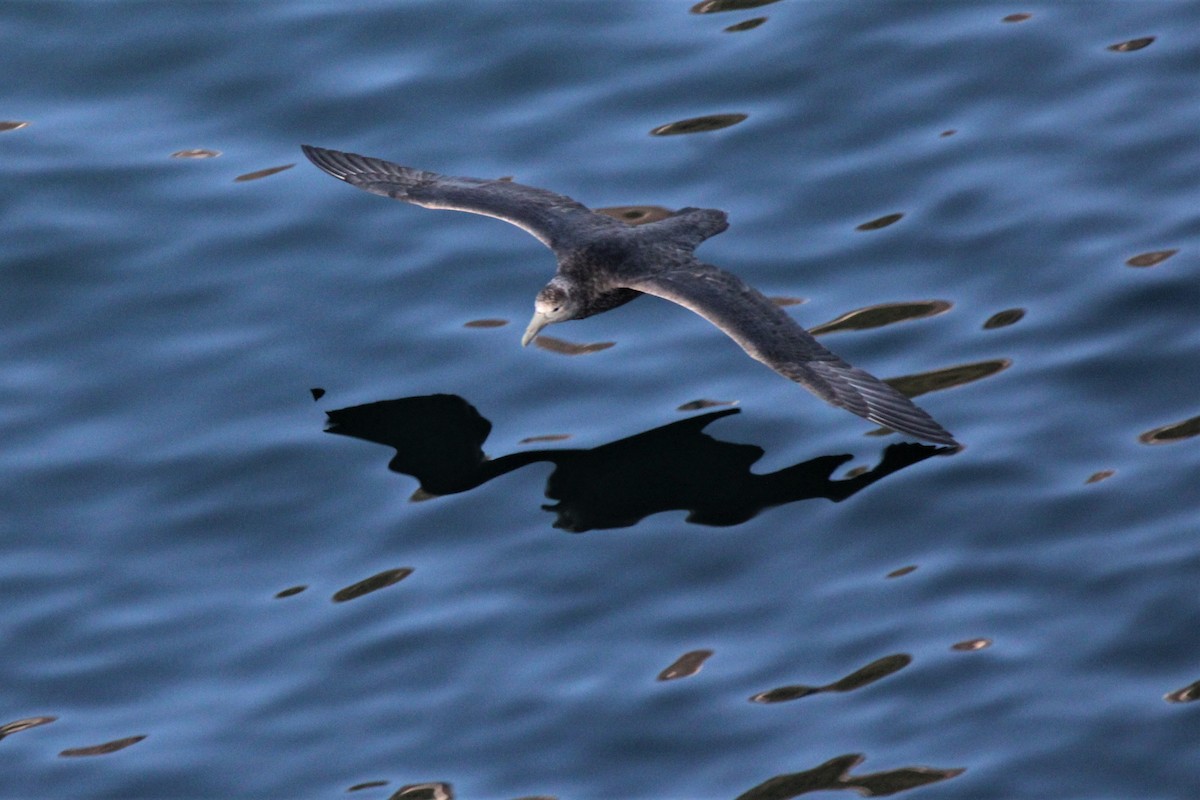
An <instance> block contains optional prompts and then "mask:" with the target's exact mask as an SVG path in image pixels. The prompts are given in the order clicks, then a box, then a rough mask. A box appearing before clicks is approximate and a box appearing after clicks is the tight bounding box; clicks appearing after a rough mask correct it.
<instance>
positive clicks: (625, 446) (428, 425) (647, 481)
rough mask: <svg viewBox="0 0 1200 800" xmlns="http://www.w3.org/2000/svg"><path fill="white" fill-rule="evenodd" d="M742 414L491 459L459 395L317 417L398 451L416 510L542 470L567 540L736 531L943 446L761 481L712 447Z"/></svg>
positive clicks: (825, 461)
mask: <svg viewBox="0 0 1200 800" xmlns="http://www.w3.org/2000/svg"><path fill="white" fill-rule="evenodd" d="M737 413H740V409H736V408H728V409H722V410H720V411H712V412H709V413H706V414H699V415H697V416H694V417H689V418H687V419H682V420H679V421H677V422H672V423H670V424H667V425H663V426H660V427H657V428H652V429H651V430H648V431H644V432H642V433H638V434H635V435H633V436H629V437H626V438H624V439H619V440H617V441H614V442H610V443H608V444H604V445H600V446H599V447H594V448H590V449H570V448H562V449H539V450H523V451H520V452H514V453H509V454H506V455H502V456H499V457H497V458H489V457H488V456H487V455H486V454H485V453H484V451H483V444H484V442H485V441H486V440H487V437H488V435H489V434H490V433H491V430H492V424H491V422H489V421H488V420H487V419H486V418H485V417H484V416H483V415H482V414H480V413H479V412H478V411H477V410H476V409H475V407H474V406H472V405H471V404H470V403H468V402H467V401H466V400H464V399H463V398H462V397H459V396H458V395H451V394H434V395H426V396H418V397H402V398H398V399H395V400H381V401H377V402H373V403H366V404H364V405H358V406H351V407H349V408H342V409H337V410H334V411H328V412H326V414H327V416H328V426H327V427H326V431H327V432H328V433H336V434H340V435H343V436H352V437H354V438H356V439H362V440H365V441H369V442H375V443H377V444H382V445H386V446H388V447H391V448H394V449H395V450H396V455H395V456H394V457H393V458H392V459H391V461H390V462H389V464H388V468H389V469H391V470H392V471H393V472H399V473H402V474H405V475H411V476H412V477H414V478H416V479H417V480H418V481H419V482H420V489H418V490H417V492H416V493H415V494H414V496H413V497H414V499H426V498H430V497H436V496H440V495H448V494H457V493H460V492H465V491H468V490H470V489H474V488H475V487H477V486H481V485H483V484H484V483H487V482H488V481H490V480H492V479H493V478H497V477H500V476H501V475H505V474H507V473H509V472H512V471H514V470H517V469H520V468H521V467H524V466H526V465H529V464H535V463H541V462H549V463H551V464H553V465H554V471H553V472H552V473H551V474H550V477H549V478H548V479H547V481H546V497H548V498H549V499H551V500H553V501H556V502H554V503H552V504H545V505H543V506H542V508H543V509H545V510H546V511H549V512H552V513H553V514H554V515H555V521H554V527H556V528H560V529H562V530H565V531H570V532H572V533H582V532H584V531H589V530H596V529H604V528H626V527H631V526H633V525H636V524H637V523H638V522H640V521H641V520H642V519H644V518H646V517H648V516H650V515H651V514H656V513H658V512H661V511H673V510H684V511H687V512H688V515H687V521H688V522H692V523H695V524H698V525H716V526H727V525H737V524H740V523H742V522H746V521H747V520H749V519H751V518H753V517H754V516H756V515H757V514H759V513H760V512H761V511H764V510H766V509H768V508H772V507H774V506H779V505H783V504H785V503H793V502H796V501H799V500H809V499H813V498H817V497H824V498H827V499H829V500H832V501H834V502H841V501H842V500H845V499H846V498H848V497H850V496H852V495H854V494H855V493H856V492H858V491H860V490H862V489H865V488H866V487H867V486H870V485H871V484H873V483H875V482H876V481H878V480H880V479H882V478H885V477H887V476H888V475H893V474H895V473H896V472H899V471H900V470H902V469H904V468H905V467H909V466H912V465H913V464H916V463H918V462H920V461H924V460H925V459H927V458H929V457H930V456H934V455H938V454H942V453H952V452H954V451H955V448H953V447H936V446H933V445H926V444H916V443H911V442H904V443H898V444H892V445H888V447H887V448H885V449H884V451H883V456H882V458H881V459H880V461H879V463H878V464H876V465H875V466H874V467H872V468H871V469H869V470H865V471H858V472H856V473H854V474H851V475H847V476H845V477H841V478H837V479H835V478H834V477H833V474H834V472H835V471H836V470H837V469H838V467H840V466H841V465H843V464H845V463H846V462H847V461H849V460H850V459H851V458H852V456H851V455H849V454H842V455H825V456H819V457H817V458H812V459H809V460H807V461H802V462H800V463H797V464H794V465H793V466H790V467H786V468H784V469H780V470H777V471H775V472H771V473H768V474H764V475H760V474H757V473H754V472H751V467H752V466H753V465H754V464H755V463H756V462H757V461H758V460H759V459H760V458H762V456H763V454H764V452H765V451H764V450H763V448H761V447H758V446H757V445H752V444H737V443H734V442H724V441H721V440H719V439H714V438H713V437H712V436H710V435H708V434H706V433H704V428H705V427H707V426H708V425H709V424H710V423H711V422H713V421H715V420H717V419H720V418H721V417H726V416H729V415H731V414H737Z"/></svg>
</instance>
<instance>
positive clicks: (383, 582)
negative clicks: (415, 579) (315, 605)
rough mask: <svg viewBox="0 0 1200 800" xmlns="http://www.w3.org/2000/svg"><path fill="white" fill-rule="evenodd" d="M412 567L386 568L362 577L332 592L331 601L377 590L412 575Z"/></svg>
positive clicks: (348, 598)
mask: <svg viewBox="0 0 1200 800" xmlns="http://www.w3.org/2000/svg"><path fill="white" fill-rule="evenodd" d="M412 573H413V570H412V567H398V568H397V569H388V570H384V571H383V572H379V573H376V574H375V575H372V576H371V577H369V578H363V579H362V580H361V581H359V582H358V583H353V584H351V585H349V586H347V587H346V588H345V589H339V590H338V591H336V592H334V595H333V602H335V603H344V602H346V601H347V600H354V599H355V598H358V597H362V596H363V595H365V594H370V593H371V592H377V591H379V590H380V589H383V588H385V587H387V586H391V585H392V584H394V583H399V582H400V581H402V580H404V579H405V578H407V577H408V576H409V575H412Z"/></svg>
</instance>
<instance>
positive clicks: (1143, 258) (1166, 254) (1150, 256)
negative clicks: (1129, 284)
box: [1125, 249, 1179, 267]
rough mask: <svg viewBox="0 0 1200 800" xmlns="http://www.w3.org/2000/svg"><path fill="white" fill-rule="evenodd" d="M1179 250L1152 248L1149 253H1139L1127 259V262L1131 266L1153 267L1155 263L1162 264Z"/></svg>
mask: <svg viewBox="0 0 1200 800" xmlns="http://www.w3.org/2000/svg"><path fill="white" fill-rule="evenodd" d="M1178 252H1179V250H1178V249H1175V250H1151V251H1150V252H1149V253H1138V254H1137V255H1136V256H1134V257H1133V258H1131V259H1129V260H1128V261H1126V262H1125V264H1126V266H1130V267H1153V266H1154V265H1155V264H1161V263H1162V262H1164V261H1166V260H1167V259H1168V258H1170V257H1171V256H1173V255H1175V254H1176V253H1178Z"/></svg>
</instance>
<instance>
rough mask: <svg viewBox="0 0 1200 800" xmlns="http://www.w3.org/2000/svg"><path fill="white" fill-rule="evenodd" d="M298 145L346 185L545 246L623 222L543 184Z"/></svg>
mask: <svg viewBox="0 0 1200 800" xmlns="http://www.w3.org/2000/svg"><path fill="white" fill-rule="evenodd" d="M301 149H302V150H303V151H304V155H306V156H308V159H309V161H311V162H313V163H314V164H316V165H317V166H318V167H320V168H321V169H322V170H324V171H325V172H327V173H329V174H330V175H332V176H333V177H335V178H337V179H338V180H342V181H345V182H346V183H348V184H350V185H351V186H357V187H358V188H359V189H362V190H364V191H367V192H371V193H372V194H378V195H382V196H384V197H392V198H395V199H396V200H403V201H405V202H407V203H413V204H415V205H419V206H424V207H426V208H446V209H452V210H455V211H467V212H470V213H472V214H482V215H484V216H488V217H495V218H497V219H502V220H504V221H505V222H509V223H512V224H513V225H516V226H517V227H519V228H522V229H524V230H526V231H528V232H529V233H531V234H533V235H534V236H536V237H537V238H538V239H539V240H540V241H541V242H542V243H543V244H545V245H546V246H547V247H550V248H551V249H554V248H556V247H558V246H560V245H563V244H565V243H567V242H570V241H571V240H573V239H576V238H578V237H579V235H580V230H581V228H582V229H583V230H584V231H586V230H587V228H588V227H589V226H590V227H594V228H604V227H611V228H613V229H614V230H619V229H620V228H621V227H623V224H622V223H620V222H618V221H617V220H615V219H613V218H612V217H608V216H605V215H604V214H597V213H595V212H593V211H592V210H591V209H589V208H588V207H587V206H585V205H583V204H582V203H578V202H576V201H574V200H572V199H571V198H569V197H567V196H565V195H561V194H556V193H555V192H551V191H548V190H546V189H538V188H536V187H533V186H525V185H523V184H520V183H513V182H512V181H503V180H484V179H481V178H456V177H452V176H449V175H439V174H438V173H436V172H425V171H423V170H419V169H412V168H411V167H403V166H400V165H399V164H393V163H392V162H390V161H384V160H383V159H379V158H369V157H367V156H360V155H357V154H355V153H343V152H341V151H339V150H326V149H324V148H321V147H312V146H311V145H301Z"/></svg>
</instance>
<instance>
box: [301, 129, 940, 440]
mask: <svg viewBox="0 0 1200 800" xmlns="http://www.w3.org/2000/svg"><path fill="white" fill-rule="evenodd" d="M303 150H304V154H305V155H306V156H308V158H309V160H310V161H312V162H313V163H314V164H316V165H317V166H318V167H320V168H321V169H323V170H324V171H325V172H328V173H329V174H330V175H332V176H333V177H335V178H338V179H339V180H343V181H345V182H346V183H349V184H351V185H352V186H357V187H358V188H360V189H364V190H366V191H368V192H371V193H373V194H378V195H383V196H384V197H392V198H395V199H397V200H403V201H405V202H408V203H414V204H416V205H420V206H425V207H426V208H446V209H453V210H456V211H468V212H471V213H473V214H483V215H486V216H489V217H496V218H497V219H502V220H504V221H506V222H510V223H512V224H514V225H517V226H518V227H520V228H523V229H525V230H526V231H528V232H529V233H531V234H533V235H534V236H536V237H537V238H538V239H539V240H541V241H542V243H544V244H545V245H546V246H547V247H549V248H550V249H551V250H553V251H554V254H555V255H556V256H557V257H558V272H557V274H555V276H554V277H553V278H552V279H551V280H550V283H548V284H547V285H546V286H545V287H544V288H543V289H542V290H541V291H540V292H538V296H537V299H536V300H535V303H534V307H535V314H534V317H533V320H532V321H531V322H530V325H529V328H528V329H527V330H526V332H525V336H524V338H523V340H522V343H524V344H527V343H528V342H529V340H531V339H532V338H533V337H534V336H535V335H536V334H537V332H538V331H539V330H541V328H543V327H544V326H545V325H547V324H550V323H554V322H563V321H566V320H568V319H582V318H583V317H589V316H592V315H593V314H598V313H600V312H602V311H607V310H609V309H611V308H615V307H617V306H619V305H622V304H623V303H628V302H629V301H630V300H633V299H634V298H636V297H637V296H638V295H639V294H643V293H644V294H652V295H655V296H657V297H661V298H663V299H665V300H670V301H671V302H673V303H678V304H679V305H681V306H684V307H685V308H689V309H691V310H692V311H694V312H696V313H697V314H699V315H700V316H702V317H704V318H705V319H707V320H708V321H709V322H711V323H713V324H714V325H716V326H717V327H718V328H720V329H721V330H723V331H724V332H725V333H726V334H728V335H729V336H730V337H731V338H732V339H733V340H734V341H735V342H737V343H738V344H739V345H741V346H742V348H743V349H744V350H745V351H746V352H747V353H749V354H750V356H752V357H753V358H756V359H758V360H759V361H761V362H763V363H764V364H766V365H767V366H769V367H770V368H771V369H773V370H775V371H776V372H778V373H779V374H781V375H783V376H784V377H786V378H790V379H791V380H793V381H795V382H796V383H799V384H800V385H801V386H804V387H805V388H806V389H808V390H810V391H811V392H813V393H814V394H816V395H817V396H818V397H820V398H821V399H823V400H825V401H827V402H829V403H832V404H833V405H835V406H840V407H842V408H845V409H847V410H848V411H852V412H853V413H855V414H858V415H859V416H860V417H865V418H866V419H869V420H871V421H872V422H876V423H879V424H880V425H884V426H886V427H888V428H892V429H894V430H897V431H900V432H903V433H907V434H910V435H912V436H915V437H917V438H918V439H924V440H926V441H930V442H937V443H938V444H946V445H957V444H958V443H957V442H955V441H954V438H953V437H952V436H951V435H950V434H949V433H948V432H947V431H946V430H945V429H944V428H942V426H941V425H939V424H938V423H937V422H935V421H934V420H933V418H932V417H930V416H929V415H928V414H926V413H925V412H924V411H922V410H921V409H920V408H918V407H917V406H916V405H914V404H913V402H912V401H911V400H909V399H908V398H907V397H905V396H904V395H903V394H901V393H900V392H898V391H896V390H895V389H893V388H892V387H891V386H889V385H887V384H886V383H884V382H883V381H881V380H879V379H878V378H876V377H874V376H873V375H871V374H869V373H867V372H864V371H863V370H861V369H858V368H856V367H852V366H850V365H849V364H847V363H846V362H845V361H843V360H842V359H841V358H839V357H838V356H836V355H834V354H833V353H831V352H830V351H829V350H828V349H826V348H825V347H824V346H823V345H821V344H820V343H819V342H818V341H817V340H816V339H814V338H813V337H812V336H811V335H810V334H809V333H808V332H807V331H806V330H804V328H802V327H800V325H799V324H797V323H796V321H795V320H793V319H792V318H791V316H789V315H788V313H787V312H786V311H784V310H783V309H781V308H780V307H779V306H777V305H776V304H775V303H773V302H771V301H770V300H768V299H767V298H766V297H764V296H763V295H762V294H761V293H760V292H759V291H757V290H756V289H754V288H753V287H751V286H748V285H747V284H745V283H744V282H742V280H741V279H739V278H738V277H737V276H735V275H732V274H731V273H728V272H725V271H724V270H721V269H717V268H716V267H714V266H711V265H709V264H704V263H702V262H700V261H698V260H697V259H696V257H695V255H694V254H693V251H694V250H695V248H696V246H697V245H699V244H700V243H701V242H703V241H704V240H705V239H707V238H709V237H710V236H715V235H716V234H718V233H720V232H721V231H723V230H725V229H726V228H727V227H728V223H727V222H726V216H725V212H724V211H718V210H716V209H701V208H685V209H682V210H681V211H679V212H678V213H677V214H676V215H675V216H673V217H669V218H667V219H663V220H659V221H657V222H651V223H647V224H645V225H639V226H636V227H634V226H630V225H626V224H625V223H623V222H620V221H619V220H617V219H614V218H613V217H609V216H607V215H604V214H598V213H596V212H594V211H591V210H590V209H588V208H587V207H586V206H584V205H582V204H580V203H577V202H576V201H574V200H572V199H571V198H569V197H565V196H563V195H560V194H556V193H554V192H550V191H547V190H545V189H537V188H534V187H532V186H524V185H522V184H519V183H514V182H512V181H506V180H482V179H478V178H456V177H450V176H447V175H439V174H437V173H435V172H423V171H421V170H416V169H410V168H409V167H402V166H400V165H399V164H393V163H391V162H388V161H383V160H380V159H377V158H368V157H366V156H360V155H355V154H353V153H342V152H339V151H337V150H325V149H322V148H319V147H310V146H308V145H304V146H303Z"/></svg>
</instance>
